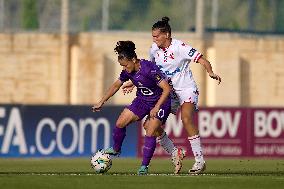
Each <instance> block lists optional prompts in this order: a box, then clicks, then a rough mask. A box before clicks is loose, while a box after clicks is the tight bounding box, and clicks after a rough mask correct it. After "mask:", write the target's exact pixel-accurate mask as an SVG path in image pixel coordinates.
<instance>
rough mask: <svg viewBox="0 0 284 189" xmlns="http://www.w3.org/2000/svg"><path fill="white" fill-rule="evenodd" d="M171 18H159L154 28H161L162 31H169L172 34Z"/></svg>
mask: <svg viewBox="0 0 284 189" xmlns="http://www.w3.org/2000/svg"><path fill="white" fill-rule="evenodd" d="M169 21H170V18H169V17H167V16H164V17H163V18H162V20H159V21H158V22H156V23H155V24H154V25H153V26H152V30H156V29H159V30H160V31H161V32H162V33H169V34H170V35H171V32H172V31H171V30H172V29H171V26H170V24H169Z"/></svg>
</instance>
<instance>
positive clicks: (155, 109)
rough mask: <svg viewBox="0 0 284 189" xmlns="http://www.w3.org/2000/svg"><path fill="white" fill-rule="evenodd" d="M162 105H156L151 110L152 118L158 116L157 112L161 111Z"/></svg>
mask: <svg viewBox="0 0 284 189" xmlns="http://www.w3.org/2000/svg"><path fill="white" fill-rule="evenodd" d="M159 109H160V107H156V106H155V107H154V108H153V109H152V110H151V111H150V118H153V119H154V118H155V117H157V114H158V112H159Z"/></svg>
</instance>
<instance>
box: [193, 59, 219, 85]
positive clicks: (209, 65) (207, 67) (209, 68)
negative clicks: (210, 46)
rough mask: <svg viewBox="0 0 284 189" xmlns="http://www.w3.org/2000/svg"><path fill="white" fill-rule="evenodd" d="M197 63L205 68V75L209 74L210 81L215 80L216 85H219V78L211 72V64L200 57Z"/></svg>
mask: <svg viewBox="0 0 284 189" xmlns="http://www.w3.org/2000/svg"><path fill="white" fill-rule="evenodd" d="M198 63H200V64H201V65H203V66H204V67H205V69H206V71H207V73H208V74H209V76H210V77H211V78H212V79H215V80H217V81H218V85H219V84H220V83H221V77H220V76H219V75H217V74H215V73H214V72H213V69H212V66H211V64H210V62H209V61H208V60H206V59H205V58H203V57H201V58H200V59H199V60H198Z"/></svg>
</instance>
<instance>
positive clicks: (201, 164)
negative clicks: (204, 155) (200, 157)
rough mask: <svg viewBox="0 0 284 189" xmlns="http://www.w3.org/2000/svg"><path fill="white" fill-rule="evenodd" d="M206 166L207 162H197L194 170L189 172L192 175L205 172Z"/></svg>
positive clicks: (193, 167)
mask: <svg viewBox="0 0 284 189" xmlns="http://www.w3.org/2000/svg"><path fill="white" fill-rule="evenodd" d="M205 169H206V164H205V161H203V162H195V163H194V164H193V166H192V168H191V169H190V170H189V171H188V172H189V173H190V174H199V173H202V172H203V171H205Z"/></svg>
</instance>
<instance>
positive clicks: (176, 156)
mask: <svg viewBox="0 0 284 189" xmlns="http://www.w3.org/2000/svg"><path fill="white" fill-rule="evenodd" d="M185 153H186V151H185V150H184V149H182V148H177V149H176V150H175V151H174V152H173V154H172V162H173V165H174V167H175V169H174V173H175V174H178V173H179V172H180V170H181V168H182V160H183V158H184V157H185Z"/></svg>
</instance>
